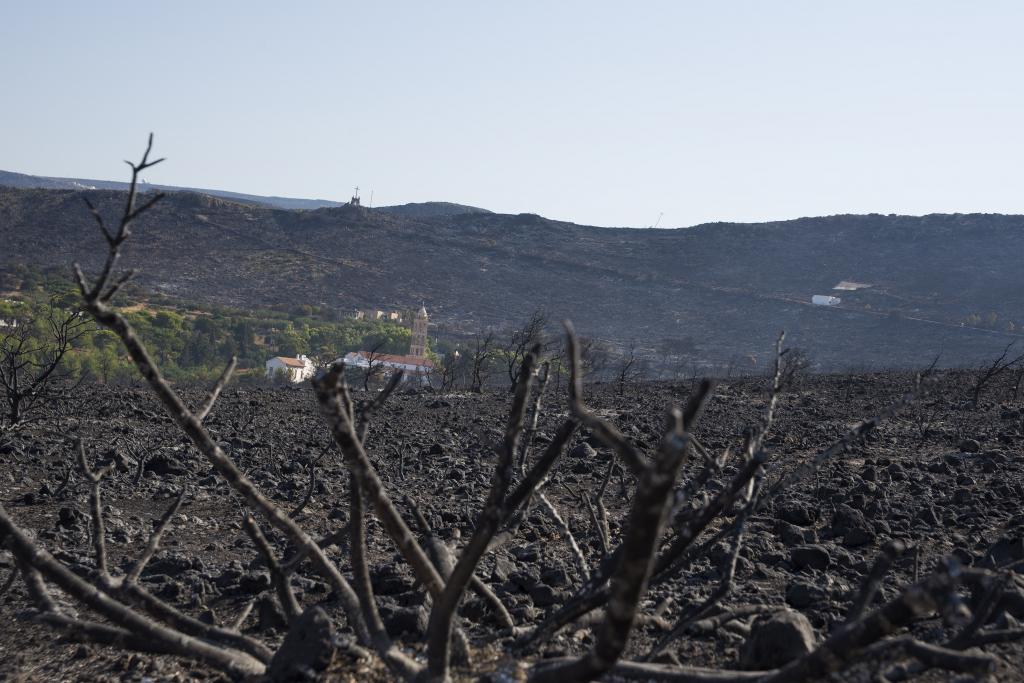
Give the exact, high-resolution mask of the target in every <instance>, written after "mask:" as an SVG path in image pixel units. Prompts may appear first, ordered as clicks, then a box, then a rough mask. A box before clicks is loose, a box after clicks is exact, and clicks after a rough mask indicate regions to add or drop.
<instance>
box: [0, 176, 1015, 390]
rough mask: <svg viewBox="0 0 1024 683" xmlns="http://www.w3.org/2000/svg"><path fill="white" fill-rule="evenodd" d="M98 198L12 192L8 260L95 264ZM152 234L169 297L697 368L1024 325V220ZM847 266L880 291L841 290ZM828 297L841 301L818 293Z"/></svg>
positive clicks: (893, 348)
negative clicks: (373, 319) (830, 303)
mask: <svg viewBox="0 0 1024 683" xmlns="http://www.w3.org/2000/svg"><path fill="white" fill-rule="evenodd" d="M83 195H87V196H89V197H90V199H91V201H93V202H94V203H95V204H96V205H97V206H98V207H99V208H100V210H101V211H103V212H104V213H107V214H108V215H110V216H111V217H113V216H116V215H117V210H118V207H119V205H120V202H122V201H123V196H124V195H123V193H121V192H116V191H107V190H90V191H71V190H38V189H15V188H0V239H3V240H4V243H5V244H6V245H7V246H8V248H7V249H6V250H4V253H3V254H0V271H3V270H7V271H11V270H12V269H14V268H15V267H16V265H17V264H18V263H24V264H33V265H37V266H40V267H67V266H68V265H69V264H70V263H72V262H73V261H81V262H82V263H83V265H84V266H86V267H96V266H97V264H98V262H99V257H100V256H101V251H102V250H101V249H100V240H99V236H98V234H97V232H96V228H95V225H94V224H93V222H92V219H91V217H90V216H89V215H88V212H87V211H85V209H84V205H83V202H82V197H83ZM134 232H135V234H134V236H133V238H132V240H131V241H130V242H129V245H128V248H127V249H126V252H125V260H124V263H125V265H126V267H136V268H139V269H140V270H141V274H140V276H139V277H140V283H141V284H142V285H143V286H144V287H146V288H148V289H150V290H151V291H154V292H162V293H164V294H168V295H172V296H179V297H183V298H191V299H195V300H198V301H207V302H210V303H221V304H228V305H233V306H265V305H287V306H299V305H302V304H316V305H322V306H327V307H331V308H334V309H336V310H338V311H339V313H349V312H353V311H354V310H356V309H358V308H381V309H385V308H405V307H408V306H410V305H412V304H411V303H410V302H413V303H415V304H417V305H418V304H419V303H421V302H422V303H425V304H426V305H427V308H428V310H430V312H431V315H432V320H433V321H434V322H435V323H436V325H435V327H434V329H435V331H436V332H437V333H441V334H468V333H471V332H473V331H476V330H479V329H484V328H487V327H492V328H498V329H500V328H503V327H505V326H508V325H512V324H515V323H517V322H520V321H522V320H524V319H525V318H526V317H528V316H529V315H530V313H531V312H532V311H533V310H534V309H535V308H543V309H545V310H547V312H548V313H549V315H550V317H551V319H552V320H560V319H563V318H571V319H572V320H573V321H574V322H575V323H576V326H577V329H578V330H580V332H581V333H582V334H585V335H588V336H595V337H600V338H603V339H608V340H611V341H613V342H616V343H619V344H626V343H628V342H629V341H630V340H631V339H637V340H640V341H641V342H642V343H643V344H644V345H645V347H646V350H647V351H648V352H649V353H664V354H666V355H668V354H672V353H676V351H672V350H671V349H676V350H677V351H678V350H679V349H689V350H687V351H685V353H684V352H682V351H680V352H679V353H682V354H683V355H684V356H686V358H687V359H688V360H690V361H692V362H694V363H717V364H719V365H724V364H727V363H735V362H738V361H737V359H744V360H743V362H745V363H746V362H747V360H749V365H750V366H751V367H753V368H760V369H762V370H763V369H764V367H765V362H766V360H765V359H766V357H767V355H766V354H768V353H769V352H770V349H771V348H772V346H773V343H774V340H775V337H776V336H777V334H778V332H779V330H780V329H785V330H786V331H787V333H788V335H789V336H788V341H789V343H791V344H793V345H794V346H800V347H803V348H805V349H807V350H808V351H809V352H810V353H811V355H812V356H813V357H814V358H815V359H816V360H817V361H818V363H819V367H820V368H822V369H848V368H851V367H890V366H892V367H917V366H926V365H927V364H928V363H929V362H930V361H931V360H932V358H934V357H935V356H936V355H939V354H942V358H943V363H945V364H965V363H966V364H973V363H977V362H980V361H981V360H983V359H984V358H989V357H991V356H992V355H993V354H995V355H998V353H997V352H998V350H999V349H997V348H996V347H999V348H1001V346H1003V345H1005V343H1006V342H1007V341H1009V340H1013V339H1016V338H1017V337H1018V335H1019V329H1020V327H1021V325H1024V274H1022V273H1021V269H1020V268H1019V255H1020V254H1024V216H1013V215H1002V214H932V215H927V216H920V217H914V216H883V215H879V214H868V215H850V214H847V215H837V216H827V217H819V218H802V219H794V220H791V221H774V222H771V223H765V224H737V223H713V224H704V225H700V226H694V227H691V228H669V229H632V228H597V227H591V226H581V225H577V224H574V223H568V222H565V221H554V220H549V219H545V218H542V217H540V216H537V215H534V214H518V215H512V214H496V213H455V214H444V213H442V214H436V215H425V216H409V215H402V214H401V213H397V214H396V213H388V212H384V211H377V210H369V209H367V208H365V207H358V206H350V205H341V206H334V207H325V208H321V209H316V210H307V211H290V210H283V209H278V208H271V207H266V206H262V205H246V204H239V203H235V202H232V201H228V200H224V199H219V198H215V197H210V196H208V195H203V194H196V193H187V192H180V193H175V194H171V195H168V197H167V198H166V199H165V200H164V201H162V202H160V203H159V204H157V205H156V207H155V208H154V209H153V211H152V212H150V213H148V214H147V215H145V216H144V217H143V218H142V219H141V220H140V221H139V223H138V225H137V226H136V228H135V231H134ZM842 280H852V281H856V282H862V283H866V284H869V285H871V286H870V287H868V288H866V289H863V290H858V291H855V292H836V291H835V290H833V287H835V286H836V285H837V284H838V283H839V282H840V281H842ZM814 294H837V295H838V296H840V297H841V299H842V304H841V305H840V306H839V307H836V308H832V309H829V308H826V307H821V306H813V305H811V303H810V301H811V296H812V295H814ZM972 316H973V317H972ZM974 318H977V321H975V319H974ZM989 318H991V322H990V321H989ZM961 323H964V325H963V327H961ZM982 327H987V329H981V328H982Z"/></svg>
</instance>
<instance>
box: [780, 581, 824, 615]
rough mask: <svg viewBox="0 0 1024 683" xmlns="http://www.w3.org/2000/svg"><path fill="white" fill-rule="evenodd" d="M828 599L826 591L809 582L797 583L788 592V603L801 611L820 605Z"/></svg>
mask: <svg viewBox="0 0 1024 683" xmlns="http://www.w3.org/2000/svg"><path fill="white" fill-rule="evenodd" d="M826 598H828V593H827V592H826V591H825V589H823V588H821V587H820V586H817V585H815V584H813V583H810V582H808V581H797V582H796V583H794V584H793V585H791V586H790V587H789V589H788V590H786V602H788V603H789V604H790V605H792V606H793V607H796V608H797V609H801V608H804V607H810V606H811V605H813V604H815V603H820V602H822V601H824V600H825V599H826Z"/></svg>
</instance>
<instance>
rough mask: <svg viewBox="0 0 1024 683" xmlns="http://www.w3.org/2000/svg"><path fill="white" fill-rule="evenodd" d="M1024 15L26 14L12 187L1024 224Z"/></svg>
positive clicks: (907, 10) (79, 8)
mask: <svg viewBox="0 0 1024 683" xmlns="http://www.w3.org/2000/svg"><path fill="white" fill-rule="evenodd" d="M1022 33H1024V3H1021V2H1017V1H1007V2H996V1H985V2H967V1H963V0H961V1H958V2H943V1H941V0H923V1H920V2H909V1H894V0H885V1H882V2H868V1H865V0H857V1H856V2H853V1H850V2H845V3H840V2H830V1H829V2H823V1H821V0H813V1H808V2H789V1H786V0H772V1H768V0H763V1H756V2H754V1H751V2H725V1H717V2H713V1H709V2H684V1H681V0H680V1H665V2H621V3H612V2H596V1H586V2H582V1H581V2H552V1H550V0H548V1H546V2H523V1H521V0H517V1H516V2H508V3H495V2H479V1H473V2H469V1H467V2H444V1H437V2H422V1H417V2H361V3H342V2H326V1H325V2H295V3H285V2H253V1H245V2H222V1H218V2H212V1H204V2H183V1H181V0H176V1H175V2H105V1H102V0H97V1H94V2H24V1H22V2H15V1H13V0H7V1H5V2H3V3H2V4H0V63H2V64H3V67H4V68H3V73H2V76H0V83H2V90H0V92H2V96H0V168H2V169H4V170H12V171H19V172H24V173H34V174H42V175H61V176H80V177H92V178H102V179H112V180H121V179H124V178H125V167H124V165H123V164H122V163H121V160H122V159H125V158H128V157H135V156H137V154H138V153H139V152H140V151H141V148H142V146H143V143H144V141H145V136H146V133H148V132H149V131H151V130H152V131H154V132H155V133H156V145H157V151H158V152H159V153H160V154H161V155H164V156H167V157H168V161H167V162H166V163H165V164H164V165H163V166H161V167H158V168H157V169H154V171H153V172H152V173H151V174H150V176H149V177H148V180H150V181H151V182H159V183H167V184H179V185H192V186H198V187H209V188H218V189H225V190H234V191H240V192H250V193H256V194H278V195H286V196H301V197H320V198H326V199H336V200H346V199H348V197H349V195H350V194H351V191H352V187H353V186H354V185H359V186H360V187H361V188H363V196H364V200H366V199H368V198H369V194H370V189H371V188H372V190H373V191H374V204H375V205H383V204H398V203H405V202H413V201H427V200H445V201H454V202H460V203H465V204H473V205H476V206H482V207H486V208H489V209H492V210H495V211H502V212H513V213H515V212H527V211H528V212H535V213H540V214H542V215H545V216H548V217H551V218H559V219H565V220H572V221H575V222H579V223H589V224H595V225H618V226H644V225H650V224H652V223H654V222H655V221H656V220H657V218H658V215H659V214H660V213H661V212H664V218H663V219H662V220H661V225H662V226H663V227H668V226H671V227H675V226H682V225H691V224H695V223H701V222H705V221H713V220H739V221H760V220H770V219H780V218H793V217H798V216H806V215H823V214H834V213H866V212H880V213H911V214H921V213H929V212H957V211H959V212H971V211H989V212H1013V213H1024V187H1022V182H1021V180H1022V171H1021V163H1022V162H1024V88H1022V83H1024V41H1022V40H1021V35H1022Z"/></svg>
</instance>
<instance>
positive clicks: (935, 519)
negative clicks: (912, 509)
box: [917, 505, 942, 526]
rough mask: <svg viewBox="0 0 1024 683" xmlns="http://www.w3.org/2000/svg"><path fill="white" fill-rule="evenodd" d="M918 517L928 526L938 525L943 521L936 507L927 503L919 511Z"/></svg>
mask: <svg viewBox="0 0 1024 683" xmlns="http://www.w3.org/2000/svg"><path fill="white" fill-rule="evenodd" d="M917 519H919V520H921V521H922V522H924V523H925V524H927V525H928V526H936V525H938V524H939V523H940V522H941V521H942V520H941V519H940V518H939V515H938V513H936V512H935V508H934V507H933V506H931V505H926V506H925V507H923V508H921V510H920V511H919V512H918V513H917Z"/></svg>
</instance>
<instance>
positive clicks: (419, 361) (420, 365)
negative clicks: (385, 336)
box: [341, 351, 434, 382]
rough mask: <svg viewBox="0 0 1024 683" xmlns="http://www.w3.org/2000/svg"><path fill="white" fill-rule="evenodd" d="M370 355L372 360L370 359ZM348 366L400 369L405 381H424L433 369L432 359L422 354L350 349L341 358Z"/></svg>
mask: <svg viewBox="0 0 1024 683" xmlns="http://www.w3.org/2000/svg"><path fill="white" fill-rule="evenodd" d="M371 356H372V361H371ZM341 360H342V361H343V362H344V363H345V367H348V368H362V369H366V368H368V367H370V363H371V362H372V363H373V366H374V367H375V368H376V367H381V368H387V369H388V370H389V371H394V370H401V371H402V372H404V373H405V377H406V380H407V381H419V382H426V379H427V376H428V375H430V373H431V372H433V371H434V361H432V360H430V359H429V358H423V357H422V356H396V355H392V354H390V353H378V354H370V352H368V351H352V352H351V353H347V354H345V357H344V358H342V359H341Z"/></svg>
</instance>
